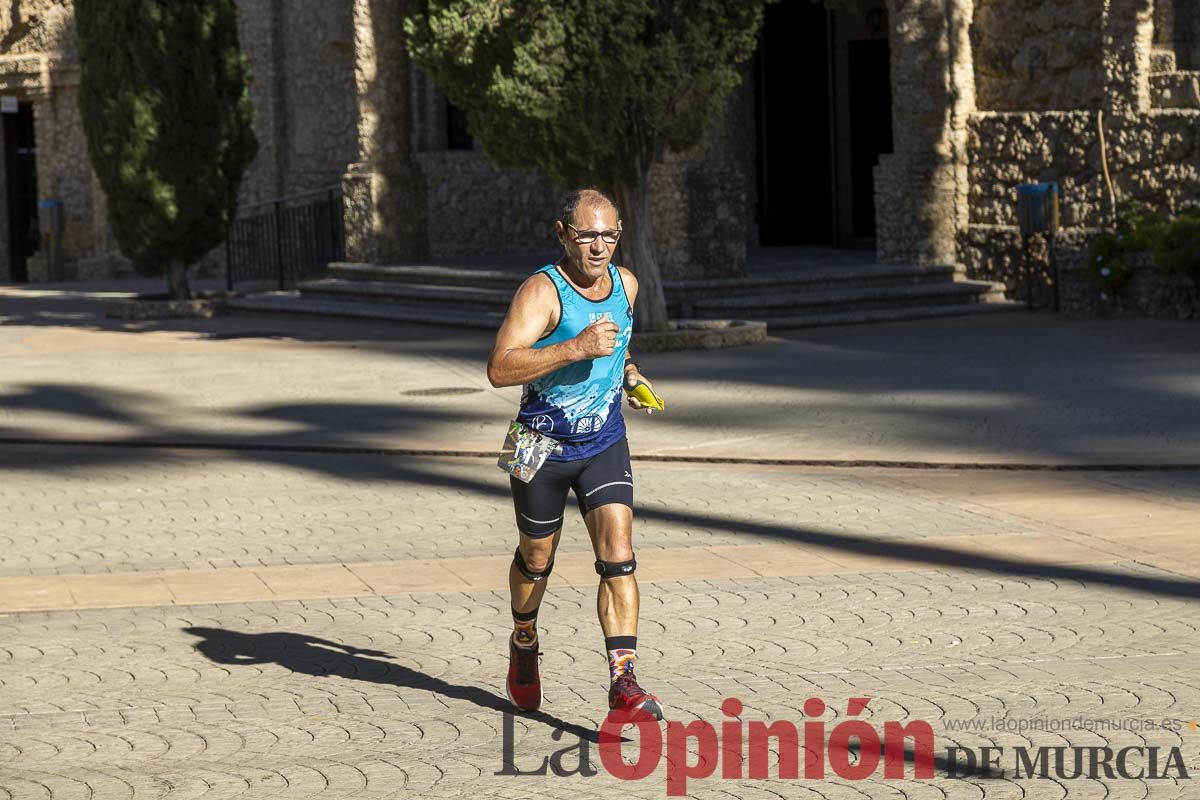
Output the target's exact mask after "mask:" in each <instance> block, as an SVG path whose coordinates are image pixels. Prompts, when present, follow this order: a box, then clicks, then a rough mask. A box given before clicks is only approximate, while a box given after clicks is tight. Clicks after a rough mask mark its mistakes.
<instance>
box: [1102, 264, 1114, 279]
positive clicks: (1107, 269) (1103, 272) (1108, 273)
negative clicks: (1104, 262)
mask: <svg viewBox="0 0 1200 800" xmlns="http://www.w3.org/2000/svg"><path fill="white" fill-rule="evenodd" d="M1100 274H1101V275H1103V276H1104V277H1106V278H1107V277H1108V276H1109V275H1111V274H1112V270H1110V269H1109V268H1108V267H1104V268H1103V269H1101V270H1100Z"/></svg>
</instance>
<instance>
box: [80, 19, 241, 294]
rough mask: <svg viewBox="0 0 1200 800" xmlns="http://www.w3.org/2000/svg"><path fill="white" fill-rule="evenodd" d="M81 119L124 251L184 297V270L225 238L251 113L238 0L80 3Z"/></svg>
mask: <svg viewBox="0 0 1200 800" xmlns="http://www.w3.org/2000/svg"><path fill="white" fill-rule="evenodd" d="M75 22H76V25H77V27H78V32H79V61H80V67H81V78H80V87H79V110H80V115H81V116H82V118H83V125H84V130H85V132H86V135H87V143H88V155H89V157H90V158H91V162H92V167H93V168H94V169H95V170H96V174H97V176H98V177H99V179H100V184H101V186H103V187H104V191H105V193H106V194H107V196H108V219H109V225H110V226H111V228H112V231H113V234H114V235H115V237H116V239H117V242H118V244H119V245H120V247H121V252H123V253H124V254H125V256H126V257H128V258H129V259H130V260H131V261H132V262H133V265H134V268H135V269H137V271H138V272H139V273H141V274H143V275H148V276H149V275H162V274H164V273H165V274H166V275H167V283H168V288H169V293H170V296H171V297H172V298H173V299H187V298H189V297H191V290H190V287H189V285H188V278H187V270H188V267H189V266H191V265H192V264H194V263H195V262H196V261H198V260H199V259H200V258H202V257H203V256H204V255H205V254H207V253H208V252H209V251H211V250H212V249H213V248H214V247H216V246H218V245H219V244H221V242H223V241H224V240H225V236H226V234H227V233H228V229H229V223H230V221H231V220H232V218H233V216H234V214H235V212H236V209H237V199H238V190H239V187H240V186H241V182H242V175H243V174H244V172H245V170H246V167H247V166H248V165H249V164H250V162H251V161H252V160H253V159H254V156H255V154H256V152H257V150H258V142H257V140H256V139H255V137H254V129H253V119H254V111H253V107H252V106H251V103H250V95H249V91H248V88H247V85H246V72H247V70H246V59H245V56H244V55H243V53H242V51H241V48H240V46H239V44H238V32H237V15H236V8H235V5H234V0H76V2H75Z"/></svg>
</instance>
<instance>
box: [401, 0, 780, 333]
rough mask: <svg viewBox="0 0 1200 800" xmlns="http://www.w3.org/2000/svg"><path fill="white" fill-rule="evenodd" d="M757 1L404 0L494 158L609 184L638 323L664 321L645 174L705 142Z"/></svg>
mask: <svg viewBox="0 0 1200 800" xmlns="http://www.w3.org/2000/svg"><path fill="white" fill-rule="evenodd" d="M762 17H763V0H656V1H655V2H647V0H410V2H409V3H408V17H407V18H406V20H405V31H406V33H407V34H408V49H409V52H410V53H411V54H412V57H413V59H414V61H415V62H416V63H417V64H418V65H419V66H420V67H421V68H422V69H424V70H425V71H426V72H428V73H429V75H430V76H431V77H432V78H433V79H434V81H435V82H436V83H437V84H438V85H439V86H440V87H441V88H442V89H443V91H445V92H446V94H447V96H449V98H450V99H451V100H452V101H453V102H454V104H455V105H457V106H459V107H460V108H463V109H465V110H467V111H468V112H469V113H470V129H471V134H472V135H473V136H474V137H475V138H476V139H478V140H479V142H480V143H481V144H482V145H483V150H484V152H485V153H486V154H487V155H488V156H489V157H490V158H491V159H493V160H494V161H496V162H498V163H500V164H506V165H510V166H519V167H537V168H538V169H540V170H541V171H542V172H543V173H544V174H546V175H548V176H549V177H551V178H553V179H555V180H557V181H559V182H560V183H564V184H568V185H581V184H592V183H594V184H597V185H599V186H600V187H601V188H604V189H607V190H609V191H610V192H612V193H613V195H614V196H615V198H616V200H617V205H618V206H619V207H620V211H621V214H622V216H623V217H624V222H625V235H624V236H623V237H622V239H621V253H622V260H623V262H624V263H625V264H626V265H627V266H629V267H630V268H631V269H633V271H634V272H635V273H636V274H637V276H638V283H639V291H638V303H637V308H636V311H637V320H636V323H637V327H638V328H639V329H641V330H646V329H650V330H663V329H665V328H666V327H667V314H666V303H665V302H664V299H663V292H662V280H661V277H660V274H659V268H658V261H657V258H656V256H655V253H654V244H653V242H654V239H653V236H652V232H651V229H650V204H649V172H650V167H651V165H652V164H653V163H654V162H655V161H657V160H659V159H661V158H662V155H663V152H664V150H665V149H667V148H669V149H671V150H674V151H677V152H678V151H683V150H686V149H688V148H691V147H694V146H695V145H696V144H698V143H699V142H700V140H701V139H702V137H703V136H704V134H705V132H706V131H707V130H708V128H709V127H710V123H711V121H712V119H713V118H714V117H715V116H717V114H716V112H717V111H718V110H719V109H720V108H721V107H722V106H723V104H724V101H725V99H726V97H727V96H728V95H729V92H730V91H731V90H732V89H733V88H734V87H735V86H737V84H738V82H739V80H740V76H739V69H738V64H739V63H740V62H743V61H745V60H746V59H747V58H749V57H750V56H751V55H752V54H753V52H754V46H755V43H756V36H757V33H758V29H759V27H760V26H761V24H762Z"/></svg>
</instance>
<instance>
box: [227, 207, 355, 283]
mask: <svg viewBox="0 0 1200 800" xmlns="http://www.w3.org/2000/svg"><path fill="white" fill-rule="evenodd" d="M345 253H346V228H345V224H344V221H343V218H342V189H341V187H340V186H331V187H328V188H326V189H318V190H316V191H312V192H302V193H300V194H293V195H288V196H287V197H280V198H277V199H275V200H268V201H266V202H264V203H254V204H252V205H248V206H242V207H241V208H239V209H238V213H237V217H236V218H235V219H234V221H233V224H232V225H230V227H229V238H228V239H226V240H225V275H226V284H227V286H228V287H229V288H230V289H233V286H234V284H235V283H239V282H242V281H257V282H263V281H271V282H274V283H276V284H277V285H278V286H279V288H280V289H285V288H287V286H288V284H289V283H294V282H295V281H296V280H297V279H301V278H308V277H312V276H314V275H319V274H320V273H322V272H323V271H324V270H325V267H326V266H327V265H328V264H329V262H330V261H341V260H342V259H344V258H345Z"/></svg>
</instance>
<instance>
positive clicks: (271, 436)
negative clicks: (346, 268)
mask: <svg viewBox="0 0 1200 800" xmlns="http://www.w3.org/2000/svg"><path fill="white" fill-rule="evenodd" d="M152 398H153V396H152V395H148V394H144V393H124V392H110V391H109V390H99V389H91V390H88V389H86V388H82V387H76V386H60V385H32V386H24V387H16V388H15V389H14V390H13V391H11V392H10V393H9V394H8V395H6V396H0V413H2V412H4V411H5V410H6V409H8V408H13V409H21V408H50V409H53V410H54V411H56V412H58V413H60V414H64V415H73V416H79V417H83V418H88V419H96V420H106V421H114V420H115V421H120V422H127V423H129V424H131V425H133V426H135V427H136V428H137V432H136V433H134V434H132V435H130V436H129V437H127V438H125V439H121V440H112V439H109V440H106V441H105V442H102V443H98V445H99V446H95V445H94V446H91V447H88V448H86V449H81V448H79V447H58V446H38V447H37V449H36V451H35V452H33V453H30V452H29V451H28V450H26V451H25V452H21V450H23V449H24V448H19V447H18V448H14V447H12V445H14V444H17V443H18V442H20V443H23V444H32V442H30V441H29V433H28V432H22V431H20V430H19V429H16V428H12V427H8V426H3V425H0V444H7V445H10V447H8V448H6V452H4V451H0V471H3V470H5V469H34V470H40V471H47V472H52V471H54V470H56V469H76V468H79V467H80V466H84V465H86V466H91V467H95V466H114V465H119V464H131V463H132V464H145V463H152V462H153V461H155V460H156V459H157V458H159V456H157V455H155V452H156V451H158V452H165V451H166V450H168V449H170V447H171V445H175V446H177V447H179V448H188V447H193V448H196V449H198V450H212V451H221V452H222V453H223V454H225V455H232V456H234V457H236V458H239V459H242V460H244V461H246V462H248V463H258V464H268V465H272V466H284V467H289V468H298V469H302V470H306V471H311V472H313V473H315V474H318V475H322V476H325V477H329V478H331V479H335V480H339V481H345V480H370V481H386V482H388V483H394V484H397V485H404V484H408V485H414V486H424V487H430V488H440V489H451V490H455V491H458V492H465V493H469V494H474V495H477V496H481V497H487V498H491V499H493V500H499V501H507V500H508V499H509V497H510V494H509V489H508V482H507V481H505V480H500V479H499V473H498V472H497V473H496V474H497V480H496V481H495V482H494V483H493V482H488V481H484V480H479V479H477V478H473V477H471V476H469V475H466V474H463V472H462V471H456V472H454V473H453V474H449V473H448V471H446V470H443V469H440V468H432V465H433V464H434V463H435V462H434V461H433V460H432V459H424V458H414V457H412V456H410V455H405V454H402V453H391V454H389V453H388V452H386V450H380V449H376V450H374V451H373V450H372V448H371V446H370V441H371V439H370V437H371V434H373V433H376V432H378V431H380V430H389V431H393V432H413V433H414V434H415V433H417V432H419V431H420V430H421V428H422V427H423V426H426V425H430V424H435V423H437V422H441V421H444V420H446V419H447V418H452V419H454V420H455V421H456V422H458V423H460V424H461V423H469V422H470V421H471V420H472V417H469V416H467V415H465V414H464V412H462V410H459V411H451V410H443V409H440V408H436V407H431V406H428V405H424V404H416V403H414V404H412V405H406V404H384V403H362V404H358V403H315V404H296V403H292V404H280V405H275V406H264V407H257V408H249V409H243V410H242V411H241V412H240V413H239V416H243V417H246V418H251V419H254V420H257V421H260V422H261V421H263V420H267V421H272V422H285V423H288V425H289V429H288V430H284V431H273V432H262V431H260V430H249V431H244V432H242V431H236V430H233V431H231V432H227V433H222V434H213V433H211V432H207V431H196V430H191V429H188V428H187V427H184V426H178V427H176V426H171V425H170V424H168V423H165V422H163V419H164V418H169V417H170V414H169V413H163V412H161V411H160V413H157V414H153V415H151V414H150V413H149V409H150V403H151V400H152ZM233 421H234V422H236V419H234V420H233ZM298 427H299V428H301V429H300V430H297V428H298ZM22 433H24V434H25V437H26V438H25V439H24V440H23V439H22V436H21V434H22ZM360 437H361V438H360ZM498 444H499V442H497V445H498ZM322 447H326V448H333V449H337V448H342V449H344V450H346V451H347V452H343V453H337V452H322V449H321V448H322ZM354 451H357V452H354ZM30 455H33V456H34V457H33V458H30V457H29V456H30ZM198 457H200V458H203V456H198ZM637 519H638V520H639V522H641V523H645V522H647V521H650V522H666V523H673V524H677V525H684V526H694V527H697V528H703V529H715V530H722V531H727V532H729V533H733V534H736V535H739V536H747V537H753V538H759V539H767V540H771V541H783V542H795V543H797V544H801V545H813V546H817V547H821V548H827V549H831V550H835V551H842V552H852V553H855V554H867V555H874V556H879V557H883V558H890V559H896V560H898V561H909V562H912V561H920V562H924V563H927V564H930V565H933V566H939V567H947V568H952V569H979V570H989V571H992V572H996V573H999V574H1005V575H1013V576H1018V577H1031V578H1033V577H1037V578H1048V579H1053V580H1071V581H1079V582H1083V583H1088V584H1099V585H1107V586H1112V587H1114V588H1120V589H1127V590H1130V591H1136V592H1142V593H1147V594H1157V595H1162V596H1167V597H1179V598H1187V599H1195V598H1198V597H1200V581H1195V580H1187V579H1178V580H1177V579H1171V578H1163V577H1155V576H1151V575H1137V574H1131V573H1129V572H1121V571H1116V570H1107V569H1101V568H1098V567H1092V566H1070V565H1063V564H1055V563H1047V562H1045V561H1038V560H1033V559H1018V558H1011V557H1006V556H1001V555H986V554H980V553H978V552H973V551H967V550H964V549H961V548H956V547H950V546H945V545H938V544H925V543H916V542H911V541H908V542H897V541H895V540H892V539H888V538H881V537H875V536H868V535H862V534H854V533H847V532H845V531H837V532H832V531H822V530H818V529H812V528H803V527H798V526H788V525H786V524H770V523H764V522H756V521H750V520H740V519H735V518H729V517H717V516H710V515H704V514H697V513H692V512H688V511H685V510H672V509H661V508H640V509H638V511H637Z"/></svg>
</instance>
